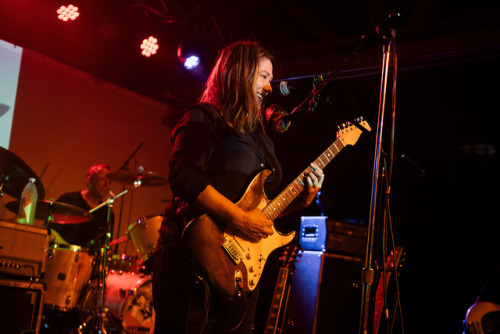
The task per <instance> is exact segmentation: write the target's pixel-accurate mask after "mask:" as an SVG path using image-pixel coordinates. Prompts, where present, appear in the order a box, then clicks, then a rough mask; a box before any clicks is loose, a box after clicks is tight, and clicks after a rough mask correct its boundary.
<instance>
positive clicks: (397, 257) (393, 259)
mask: <svg viewBox="0 0 500 334" xmlns="http://www.w3.org/2000/svg"><path fill="white" fill-rule="evenodd" d="M402 256H403V247H401V246H397V247H396V249H395V250H391V253H390V254H389V256H387V260H386V261H385V264H384V270H385V271H390V270H393V269H394V267H398V266H399V262H400V261H401V257H402Z"/></svg>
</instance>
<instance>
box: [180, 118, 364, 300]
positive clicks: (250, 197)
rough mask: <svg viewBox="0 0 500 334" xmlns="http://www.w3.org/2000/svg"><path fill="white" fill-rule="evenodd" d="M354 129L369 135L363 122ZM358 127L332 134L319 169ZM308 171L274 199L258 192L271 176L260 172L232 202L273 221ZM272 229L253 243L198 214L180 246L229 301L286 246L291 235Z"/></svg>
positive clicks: (251, 285) (250, 284) (301, 186)
mask: <svg viewBox="0 0 500 334" xmlns="http://www.w3.org/2000/svg"><path fill="white" fill-rule="evenodd" d="M358 126H361V127H362V128H364V129H365V130H367V131H369V130H370V126H369V125H368V123H366V121H361V120H360V124H358ZM360 135H361V129H360V128H358V127H356V126H353V125H351V126H348V127H344V128H343V129H342V130H340V131H339V132H337V139H336V140H335V141H334V142H333V143H332V144H331V145H330V146H329V147H328V148H327V149H326V150H325V151H324V152H323V153H322V154H321V155H320V156H319V157H318V158H316V160H315V161H314V163H315V164H316V165H317V166H318V167H319V168H321V169H323V168H324V167H325V166H326V165H327V164H328V163H330V161H331V160H332V159H333V158H334V157H335V156H337V154H338V153H340V151H341V150H342V149H343V148H344V147H345V146H347V145H354V144H355V143H356V142H357V140H358V138H359V136H360ZM311 171H312V169H311V167H310V166H308V167H307V168H306V169H305V170H304V171H303V172H302V173H301V174H300V175H299V176H298V177H296V178H295V180H294V181H292V182H291V183H290V184H289V185H288V186H287V187H286V188H285V189H284V190H283V191H282V192H281V193H280V194H279V195H278V196H277V197H276V198H275V199H274V200H272V201H270V200H269V199H268V198H267V197H266V194H265V192H264V183H265V182H266V179H267V178H268V177H269V175H270V174H271V171H269V170H263V171H261V172H260V173H259V174H257V176H255V177H254V178H253V180H252V182H250V185H249V186H248V188H247V190H246V191H245V194H244V195H243V196H242V198H241V199H240V200H239V201H238V203H236V205H237V206H239V207H240V208H242V209H243V210H246V211H250V210H253V209H256V208H258V209H261V210H262V211H263V212H264V214H265V215H266V217H267V218H268V219H270V220H272V221H274V220H275V219H276V218H277V217H279V215H280V214H281V213H282V212H283V210H285V208H286V207H287V206H288V205H289V204H290V203H291V202H292V201H293V200H294V199H295V198H296V197H297V196H298V194H300V193H301V191H303V190H304V182H303V180H304V177H305V176H306V175H307V174H308V173H310V172H311ZM272 228H273V232H274V233H273V234H272V235H270V236H268V237H267V238H265V239H260V240H259V241H250V240H248V239H247V238H246V237H245V236H244V235H243V234H242V233H239V231H238V230H237V229H235V228H233V227H231V226H228V225H226V224H224V223H222V222H219V221H217V220H214V219H212V218H211V217H209V216H208V215H203V216H201V217H199V218H196V219H193V220H192V221H191V222H189V224H188V225H187V226H186V227H185V228H184V231H183V233H182V245H183V247H184V249H185V250H186V254H187V255H188V256H189V257H190V259H191V260H192V261H193V263H194V265H195V266H196V268H197V270H198V273H199V274H201V275H203V276H204V277H205V278H207V279H208V280H209V281H210V282H211V283H212V284H213V285H214V286H215V287H216V288H217V289H218V290H219V291H220V292H222V294H224V295H225V296H226V297H227V298H229V299H232V298H234V297H235V296H240V295H242V294H243V293H245V292H249V291H252V290H254V289H255V288H256V286H257V284H258V283H259V280H260V277H261V275H262V271H263V270H264V266H265V264H266V261H267V258H268V256H269V254H271V252H272V251H274V250H275V249H277V248H279V247H281V246H284V245H286V244H288V243H290V242H291V241H292V240H293V238H294V237H295V232H290V233H288V234H282V233H280V232H278V231H276V229H275V228H274V226H273V227H272Z"/></svg>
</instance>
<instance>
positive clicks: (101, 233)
mask: <svg viewBox="0 0 500 334" xmlns="http://www.w3.org/2000/svg"><path fill="white" fill-rule="evenodd" d="M110 171H111V168H110V166H109V165H108V164H104V163H101V164H95V165H92V166H90V167H89V169H88V170H87V188H86V189H83V190H81V191H71V192H67V193H64V194H63V195H61V196H60V197H59V198H58V199H57V202H62V203H67V204H72V205H75V206H77V207H79V208H82V209H84V210H87V211H89V210H91V209H93V208H95V207H97V206H98V205H99V204H101V203H103V202H104V201H106V200H107V199H108V198H110V197H111V196H113V193H112V192H111V180H110V179H108V178H107V177H106V175H107V174H108V173H109V172H110ZM92 216H93V218H92V220H90V221H89V222H84V223H80V224H57V222H56V223H52V224H51V226H50V229H51V242H53V243H57V244H65V245H78V246H82V247H89V248H91V249H92V248H94V247H96V248H95V249H97V248H98V246H99V245H101V244H102V242H103V241H104V237H105V231H106V225H107V220H108V219H107V216H108V206H107V205H104V206H102V207H101V208H99V209H98V210H95V211H93V212H92ZM109 224H110V231H111V232H113V225H114V214H113V212H111V215H110V219H109Z"/></svg>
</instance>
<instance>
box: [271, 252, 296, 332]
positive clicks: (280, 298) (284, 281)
mask: <svg viewBox="0 0 500 334" xmlns="http://www.w3.org/2000/svg"><path fill="white" fill-rule="evenodd" d="M297 252H298V247H297V245H293V247H292V245H290V246H287V247H286V248H285V249H284V250H283V252H282V253H281V256H280V259H279V262H280V263H281V267H280V270H279V273H278V278H277V279H276V286H275V287H274V293H273V298H272V300H271V307H270V308H269V315H268V316H267V322H266V327H265V329H264V334H277V333H283V325H284V323H283V319H284V317H283V316H284V313H285V310H286V305H287V302H288V291H289V286H290V285H289V280H288V278H289V276H290V274H291V273H293V272H295V267H294V266H293V264H294V262H295V258H296V257H297ZM285 296H286V297H285ZM280 320H281V321H280ZM280 323H281V325H280Z"/></svg>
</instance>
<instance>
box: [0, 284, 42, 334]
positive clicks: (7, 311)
mask: <svg viewBox="0 0 500 334" xmlns="http://www.w3.org/2000/svg"><path fill="white" fill-rule="evenodd" d="M44 294H45V287H44V285H43V284H42V283H38V282H36V283H34V282H29V281H16V280H7V279H2V278H0V326H1V330H0V332H1V333H2V334H19V333H31V334H33V333H36V334H38V333H39V330H40V323H41V320H42V312H43V298H44Z"/></svg>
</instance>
